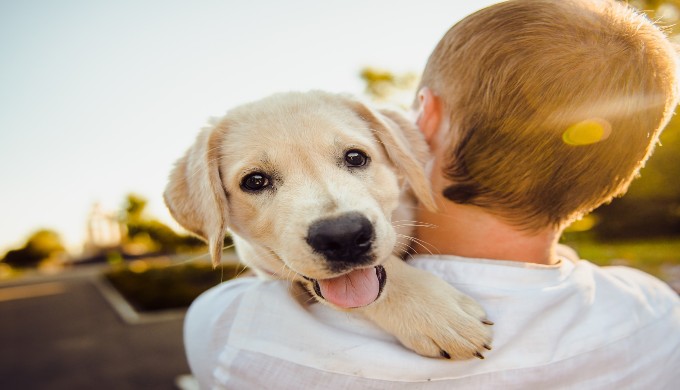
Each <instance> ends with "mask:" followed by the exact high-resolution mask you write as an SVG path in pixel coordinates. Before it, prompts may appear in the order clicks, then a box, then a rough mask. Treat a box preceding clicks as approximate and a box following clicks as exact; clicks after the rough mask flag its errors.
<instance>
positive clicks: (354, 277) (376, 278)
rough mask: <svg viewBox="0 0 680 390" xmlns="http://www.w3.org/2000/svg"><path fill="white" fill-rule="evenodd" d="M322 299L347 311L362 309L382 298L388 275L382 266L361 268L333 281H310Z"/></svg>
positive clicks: (332, 279)
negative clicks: (356, 308)
mask: <svg viewBox="0 0 680 390" xmlns="http://www.w3.org/2000/svg"><path fill="white" fill-rule="evenodd" d="M309 281H310V282H312V284H313V285H314V292H315V293H316V295H318V296H319V297H320V298H323V299H325V300H327V301H328V302H330V303H332V304H334V305H336V306H338V307H341V308H345V309H351V308H355V307H362V306H366V305H368V304H371V303H373V302H375V300H377V299H378V298H380V294H381V293H382V290H383V288H384V287H385V282H386V281H387V273H385V268H384V267H383V266H382V265H378V266H375V267H373V268H361V269H356V270H354V271H351V272H349V273H346V274H344V275H340V276H337V277H335V278H331V279H322V280H316V279H309Z"/></svg>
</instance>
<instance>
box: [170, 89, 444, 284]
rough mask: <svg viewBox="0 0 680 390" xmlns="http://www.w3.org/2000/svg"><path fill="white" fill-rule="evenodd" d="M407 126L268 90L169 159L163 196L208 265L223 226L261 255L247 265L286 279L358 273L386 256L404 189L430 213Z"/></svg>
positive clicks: (390, 116)
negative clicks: (200, 244) (205, 251)
mask: <svg viewBox="0 0 680 390" xmlns="http://www.w3.org/2000/svg"><path fill="white" fill-rule="evenodd" d="M412 126H413V125H411V124H410V123H409V122H408V121H406V120H404V119H402V118H401V117H399V116H398V115H396V114H394V113H390V112H377V111H374V110H372V109H370V108H368V107H367V106H365V105H363V104H362V103H360V102H358V101H356V100H353V99H351V98H348V97H345V96H341V95H332V94H327V93H322V92H310V93H286V94H279V95H274V96H272V97H269V98H266V99H263V100H260V101H258V102H255V103H250V104H247V105H244V106H241V107H238V108H236V109H234V110H232V111H230V112H229V113H228V114H227V115H226V116H225V117H224V118H222V119H221V120H220V121H218V122H217V123H216V124H215V125H214V126H212V127H210V128H206V129H204V130H203V131H202V132H201V133H200V135H199V136H198V138H197V140H196V142H195V144H194V145H193V146H192V147H191V148H190V149H189V151H188V152H187V153H186V155H185V156H184V157H182V158H181V159H180V160H179V161H178V162H177V165H176V167H175V169H174V171H173V172H172V174H171V177H170V183H169V184H168V187H167V189H166V192H165V200H166V203H167V205H168V208H169V209H170V211H171V213H172V215H173V216H174V217H175V219H176V220H177V221H178V222H179V223H180V224H181V225H183V226H184V227H185V228H187V229H188V230H190V231H192V232H194V233H195V234H197V235H199V236H201V237H203V238H204V239H206V241H207V242H208V244H209V250H210V254H211V257H212V260H213V263H214V264H215V265H216V264H217V263H218V262H219V261H220V258H221V251H222V241H223V238H224V235H225V233H226V232H227V229H229V230H231V231H232V232H233V233H235V235H237V236H238V237H239V238H240V239H243V240H245V241H246V242H247V243H248V244H249V245H252V246H254V247H255V248H257V249H258V250H257V251H255V252H254V256H253V257H257V258H252V259H247V262H248V263H249V264H250V265H252V266H255V267H256V268H262V269H264V270H269V272H272V273H282V275H281V276H282V277H288V278H292V279H295V278H305V279H307V280H314V281H318V280H333V278H336V277H338V276H339V275H348V274H351V273H352V272H354V274H353V275H352V276H353V277H357V278H359V277H363V278H365V277H367V276H366V273H367V272H373V271H372V267H375V266H376V265H378V264H380V262H382V261H383V260H385V259H386V258H387V257H388V256H389V255H390V253H391V252H393V250H394V246H395V242H396V234H395V231H394V228H393V227H392V225H391V216H392V213H393V211H394V210H395V209H396V208H397V206H398V202H399V197H400V192H401V187H402V186H403V185H405V184H407V183H408V184H410V186H411V188H412V189H413V192H414V193H415V194H416V196H417V197H418V198H419V199H420V201H421V202H422V203H423V204H425V205H426V206H428V207H430V208H432V207H434V206H433V200H432V196H431V193H430V188H429V185H428V182H427V179H426V176H425V174H424V172H423V168H422V159H424V158H425V156H424V155H425V154H426V153H427V151H426V149H424V146H423V145H425V144H424V142H423V141H422V140H420V139H418V138H417V137H419V136H420V134H419V133H418V131H417V130H416V129H414V128H413V127H412ZM414 137H416V138H414ZM356 270H361V271H357V272H355V271H356ZM367 270H368V271H367ZM374 274H375V273H374ZM378 277H380V270H379V272H378ZM314 285H315V288H316V289H323V288H324V286H325V287H327V288H328V286H327V285H324V284H322V285H321V287H319V283H315V284H314ZM329 291H330V290H329ZM317 293H319V295H320V294H321V291H317Z"/></svg>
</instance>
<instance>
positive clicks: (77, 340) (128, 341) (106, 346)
mask: <svg viewBox="0 0 680 390" xmlns="http://www.w3.org/2000/svg"><path fill="white" fill-rule="evenodd" d="M100 272H101V269H96V268H89V269H85V270H78V271H71V272H67V273H64V274H63V275H59V276H52V277H37V278H28V279H25V280H21V281H13V282H10V283H7V282H3V283H0V351H1V352H0V389H7V390H13V389H22V390H23V389H29V390H33V389H37V390H40V389H50V390H59V389H69V390H77V389H177V388H178V387H177V382H178V381H179V382H185V383H186V382H187V381H188V382H189V383H190V382H191V381H190V380H188V378H187V377H186V376H185V377H182V375H185V374H188V373H189V367H188V365H187V362H186V359H185V356H184V347H183V345H182V323H183V319H184V311H174V312H172V313H164V314H162V315H158V316H145V317H144V319H145V320H144V321H136V322H130V321H126V320H125V318H124V316H121V315H120V314H119V313H118V311H117V310H116V309H115V307H114V305H112V303H111V301H110V299H108V298H107V297H106V296H105V293H104V292H103V291H102V289H101V283H102V282H101V279H100V276H99V275H100Z"/></svg>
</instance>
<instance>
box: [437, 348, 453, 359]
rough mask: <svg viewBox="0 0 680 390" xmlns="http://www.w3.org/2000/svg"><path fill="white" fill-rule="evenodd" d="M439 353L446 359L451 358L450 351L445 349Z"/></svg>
mask: <svg viewBox="0 0 680 390" xmlns="http://www.w3.org/2000/svg"><path fill="white" fill-rule="evenodd" d="M439 355H440V356H441V357H443V358H444V359H451V355H449V353H448V352H446V351H444V350H443V349H442V350H441V351H439Z"/></svg>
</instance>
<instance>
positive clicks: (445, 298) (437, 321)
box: [394, 283, 493, 360]
mask: <svg viewBox="0 0 680 390" xmlns="http://www.w3.org/2000/svg"><path fill="white" fill-rule="evenodd" d="M444 284H446V283H444ZM439 288H441V290H440V291H438V293H437V294H435V295H436V296H433V295H432V294H430V295H429V296H430V298H429V299H434V300H428V301H426V302H429V303H427V304H423V303H418V302H415V300H413V301H414V302H413V305H412V306H411V307H410V308H408V309H407V310H408V312H410V313H411V317H410V318H409V320H408V323H404V324H403V325H404V326H403V327H401V328H400V329H399V330H398V331H397V332H395V333H394V335H395V336H396V337H397V338H398V339H399V341H400V342H401V343H402V344H404V346H406V347H408V348H410V349H412V350H413V351H415V352H417V353H418V354H420V355H423V356H429V357H440V358H445V359H453V360H466V359H471V358H479V359H484V354H485V353H486V352H488V351H490V350H491V341H492V325H493V322H491V321H490V320H488V319H487V317H486V314H485V312H484V309H482V307H481V306H479V305H478V304H477V302H475V301H474V300H473V299H472V298H470V297H468V296H466V295H464V294H463V293H461V292H459V291H457V290H455V289H454V288H453V287H451V286H450V285H448V284H446V286H439ZM451 290H453V291H451ZM447 293H448V294H447ZM433 302H434V304H433Z"/></svg>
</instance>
